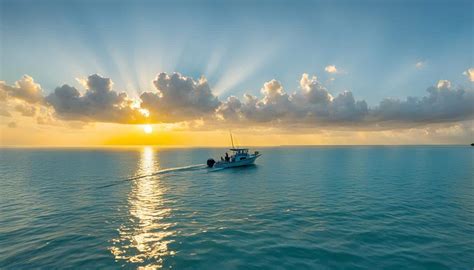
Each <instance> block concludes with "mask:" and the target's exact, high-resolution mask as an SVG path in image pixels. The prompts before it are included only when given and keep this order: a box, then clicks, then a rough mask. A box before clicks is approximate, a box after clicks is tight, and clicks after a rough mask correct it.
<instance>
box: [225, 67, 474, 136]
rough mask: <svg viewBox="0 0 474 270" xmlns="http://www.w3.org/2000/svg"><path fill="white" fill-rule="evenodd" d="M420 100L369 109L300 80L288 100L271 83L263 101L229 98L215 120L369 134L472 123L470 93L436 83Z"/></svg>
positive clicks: (350, 97) (388, 101)
mask: <svg viewBox="0 0 474 270" xmlns="http://www.w3.org/2000/svg"><path fill="white" fill-rule="evenodd" d="M427 92H428V95H427V96H424V97H422V98H417V97H408V98H407V99H406V100H398V99H384V100H383V101H381V102H380V104H379V105H377V106H375V107H373V108H369V107H368V105H367V103H366V102H365V101H364V100H356V99H355V98H354V95H353V94H352V92H350V91H345V92H343V93H340V94H338V95H336V96H332V95H331V94H330V93H329V91H328V90H327V89H326V88H325V87H324V86H323V85H322V84H321V83H320V82H319V81H318V79H317V77H316V76H313V77H310V76H309V75H308V74H303V76H302V77H301V80H300V91H296V92H294V93H293V94H290V95H289V94H287V93H286V92H285V91H284V89H283V87H282V85H281V84H280V83H279V82H278V81H275V80H272V81H269V82H267V83H265V84H264V87H263V88H262V90H261V93H262V97H261V98H258V97H255V96H251V95H245V96H244V99H243V101H240V100H239V99H238V98H236V97H230V98H229V99H228V100H227V101H225V102H223V103H222V104H221V106H220V107H219V108H218V110H217V115H218V119H221V120H222V119H224V120H225V119H229V120H230V119H231V120H234V121H235V120H241V121H247V122H259V123H263V122H268V123H272V124H281V125H282V126H285V125H293V124H302V125H305V126H313V127H314V126H315V125H318V124H319V125H324V126H338V127H344V126H354V125H357V126H359V127H362V128H363V127H367V128H371V127H374V126H378V127H391V126H393V125H397V126H400V125H404V124H405V125H411V124H423V123H425V124H430V123H442V122H447V121H461V120H467V119H472V118H474V106H473V104H474V93H473V91H472V90H465V89H454V88H453V87H452V85H451V82H449V81H447V80H440V81H439V82H438V83H437V85H436V86H433V87H430V88H428V89H427Z"/></svg>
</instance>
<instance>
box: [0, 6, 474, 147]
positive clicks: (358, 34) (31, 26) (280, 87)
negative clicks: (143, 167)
mask: <svg viewBox="0 0 474 270" xmlns="http://www.w3.org/2000/svg"><path fill="white" fill-rule="evenodd" d="M0 4H1V6H0V15H1V16H0V17H1V18H0V34H1V47H0V81H1V83H0V87H1V88H0V103H1V108H2V109H0V115H1V116H0V125H1V130H2V132H1V134H0V135H1V137H0V143H1V145H30V146H31V145H33V146H34V145H38V146H41V145H72V146H74V145H115V144H120V145H122V144H158V145H193V146H200V145H202V146H209V145H226V144H228V142H227V141H228V136H227V135H226V134H228V130H229V129H231V130H234V132H236V133H237V135H239V136H241V139H242V141H243V143H246V144H253V145H280V144H424V143H429V144H465V143H470V141H472V140H474V139H473V137H474V128H473V123H474V122H473V119H474V94H473V87H474V86H473V81H474V61H473V60H474V41H473V38H474V29H473V28H474V15H473V14H474V13H473V10H474V3H473V2H472V1H463V0H452V1H442V0H434V1H422V0H415V1H406V0H398V1H397V0H387V1H278V0H277V1H263V0H261V1H105V0H103V1H90V0H83V1H77V0H72V1H59V0H43V1H32V0H29V1H25V0H15V1H12V0H0ZM147 125H150V126H151V129H152V132H150V133H145V132H144V130H145V129H144V127H146V126H147ZM148 131H150V129H148ZM53 137H54V138H55V139H54V140H52V139H51V138H53ZM210 137H213V139H212V140H211V139H209V138H210ZM58 138H60V139H58Z"/></svg>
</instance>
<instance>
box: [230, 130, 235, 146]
mask: <svg viewBox="0 0 474 270" xmlns="http://www.w3.org/2000/svg"><path fill="white" fill-rule="evenodd" d="M229 133H230V141H231V142H232V148H235V147H234V139H233V138H232V131H230V130H229Z"/></svg>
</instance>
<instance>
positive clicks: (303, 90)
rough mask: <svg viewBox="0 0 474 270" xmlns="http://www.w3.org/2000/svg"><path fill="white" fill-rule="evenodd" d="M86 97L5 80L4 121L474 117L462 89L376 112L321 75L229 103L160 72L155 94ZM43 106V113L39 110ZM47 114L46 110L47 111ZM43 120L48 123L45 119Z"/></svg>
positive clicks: (473, 103)
mask: <svg viewBox="0 0 474 270" xmlns="http://www.w3.org/2000/svg"><path fill="white" fill-rule="evenodd" d="M84 84H85V86H86V87H85V88H86V90H85V91H84V92H83V93H81V92H80V91H79V90H77V89H76V88H75V87H72V86H69V85H67V84H65V85H62V86H60V87H57V88H56V89H55V90H54V91H53V92H52V93H51V94H49V95H47V96H44V94H43V93H44V91H43V90H42V89H41V86H40V85H39V84H37V83H35V82H34V80H33V78H31V77H29V76H27V75H25V76H24V77H23V78H22V79H20V80H19V81H17V82H16V83H15V84H13V85H11V86H10V85H7V84H6V83H5V82H3V81H0V103H2V104H6V105H5V106H2V107H3V108H2V110H0V116H2V117H9V116H10V115H11V112H13V111H15V112H17V113H20V114H21V115H23V116H35V115H37V112H41V111H45V110H46V111H47V110H50V111H52V112H51V113H48V117H50V116H51V115H52V116H53V117H55V118H56V119H61V120H63V121H83V122H110V123H122V124H141V123H175V122H184V121H193V120H200V121H202V122H203V123H204V127H205V126H206V124H208V126H209V127H219V126H222V127H223V126H226V127H227V126H262V125H263V126H265V125H268V126H272V127H280V128H285V127H288V126H289V125H292V126H293V125H298V126H301V127H309V128H312V127H318V126H325V127H327V128H330V127H333V128H345V127H356V128H360V129H364V128H369V129H370V128H373V127H378V128H386V129H390V128H393V127H404V126H405V127H410V126H413V125H424V124H433V123H445V122H457V121H465V120H470V119H474V91H473V89H472V88H469V89H464V88H459V87H457V88H455V87H453V86H452V85H451V83H450V82H449V81H446V80H441V81H439V82H438V83H437V84H436V86H431V87H429V88H428V89H427V95H425V96H423V97H408V98H406V99H404V100H399V99H384V100H382V101H381V102H380V103H379V104H378V105H376V106H373V107H369V106H368V105H367V103H366V102H365V101H364V100H358V99H356V98H355V97H354V95H353V93H352V92H350V91H345V92H343V93H340V94H337V95H334V96H333V95H332V94H331V93H330V91H329V90H328V89H327V88H326V87H325V86H324V85H323V84H322V83H321V82H320V81H318V79H317V77H316V76H312V77H311V76H309V75H308V74H303V75H302V77H301V79H300V83H299V87H298V89H297V90H296V91H291V92H288V91H286V90H285V89H284V87H283V85H282V84H281V83H280V82H279V81H277V80H271V81H268V82H266V83H265V84H264V85H263V87H262V88H261V90H260V93H261V94H260V95H259V96H254V95H250V94H245V95H244V96H243V97H242V98H238V97H235V96H231V97H229V98H227V99H226V100H224V101H221V100H219V98H218V97H217V96H216V95H214V94H213V92H212V89H211V87H210V86H209V84H208V82H207V81H206V79H205V78H200V79H199V80H195V79H193V78H190V77H185V76H183V75H181V74H179V73H173V74H167V73H160V74H158V75H157V77H156V79H155V80H154V81H153V85H154V88H155V89H153V90H152V91H146V92H143V93H142V94H141V95H140V97H139V99H136V100H134V99H132V98H130V97H129V96H128V95H127V94H126V93H125V92H117V91H116V90H114V89H113V82H112V80H111V79H109V78H105V77H102V76H100V75H97V74H93V75H91V76H89V77H88V78H87V80H86V81H85V82H84ZM38 107H41V108H38ZM45 108H46V109H45ZM37 117H38V119H40V117H41V121H39V120H38V123H39V122H42V123H43V122H45V120H44V116H37Z"/></svg>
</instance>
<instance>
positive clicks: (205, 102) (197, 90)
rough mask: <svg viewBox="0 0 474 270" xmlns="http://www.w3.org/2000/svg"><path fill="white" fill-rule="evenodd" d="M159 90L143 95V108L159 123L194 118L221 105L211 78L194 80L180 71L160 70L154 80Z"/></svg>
mask: <svg viewBox="0 0 474 270" xmlns="http://www.w3.org/2000/svg"><path fill="white" fill-rule="evenodd" d="M153 85H154V86H155V88H156V91H153V92H144V93H142V94H141V95H140V99H141V104H140V105H141V107H142V108H143V109H146V110H148V111H149V113H150V118H151V119H152V120H153V121H158V122H177V121H185V120H192V119H196V118H198V117H202V116H206V115H210V114H213V113H214V111H215V109H216V108H217V107H218V106H219V105H220V101H219V100H218V98H217V97H216V96H215V95H214V94H213V93H212V91H211V88H210V86H209V84H208V83H207V80H206V79H204V78H201V79H199V80H197V81H196V80H194V79H192V78H189V77H185V76H183V75H181V74H179V73H173V74H171V75H168V74H166V73H160V74H158V76H157V77H156V79H155V80H154V81H153Z"/></svg>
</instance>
